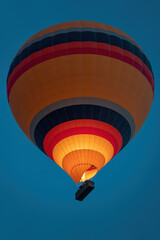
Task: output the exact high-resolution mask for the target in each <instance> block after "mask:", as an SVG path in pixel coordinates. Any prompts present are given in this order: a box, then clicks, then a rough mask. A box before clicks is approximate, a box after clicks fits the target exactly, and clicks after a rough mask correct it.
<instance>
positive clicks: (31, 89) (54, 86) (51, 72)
mask: <svg viewBox="0 0 160 240" xmlns="http://www.w3.org/2000/svg"><path fill="white" fill-rule="evenodd" d="M122 64H123V71H122V74H121V76H118V75H117V73H116V72H117V71H116V70H118V69H119V60H116V59H110V58H109V57H103V56H96V60H95V58H94V59H93V57H92V56H91V55H87V54H86V55H83V56H82V55H70V56H65V57H61V58H57V59H52V60H48V61H46V62H43V63H41V64H38V65H37V66H34V67H33V68H32V69H29V70H28V71H27V72H25V73H24V74H23V76H21V77H20V78H19V79H18V80H17V81H16V83H15V84H14V86H13V88H12V91H11V93H10V97H9V99H10V106H11V109H12V112H13V114H14V115H15V116H16V120H17V122H18V124H19V125H20V126H21V128H22V129H23V131H24V132H25V133H26V135H27V136H28V137H29V138H30V134H29V129H30V124H31V121H32V119H33V118H34V116H35V115H36V114H37V113H38V112H39V111H41V110H42V109H43V108H45V107H46V106H48V105H49V104H51V103H53V102H58V101H60V100H62V99H67V98H71V97H72V98H74V97H82V96H83V97H97V98H103V99H106V100H109V101H112V102H115V103H117V104H119V105H121V106H122V107H123V108H125V109H126V110H127V111H128V112H129V113H130V114H131V115H132V117H133V119H134V121H135V127H136V130H135V132H137V131H138V130H139V128H140V127H141V125H142V124H143V122H144V120H145V118H146V117H147V115H148V112H149V109H150V107H151V104H152V100H153V93H152V90H151V87H150V85H149V83H148V82H147V81H146V78H145V77H144V75H142V74H141V73H140V72H139V71H138V70H135V71H134V78H133V77H132V79H130V78H131V72H132V71H133V67H131V66H130V65H128V64H126V63H122ZM95 67H96V69H95ZM62 69H63V70H62ZM113 70H114V71H113ZM116 81H118V82H119V84H118V85H117V84H115V83H116ZM129 81H130V82H129ZM96 82H98V83H99V84H98V85H96V84H95V83H96ZM137 82H138V83H137ZM127 83H129V84H127ZM24 84H25V85H26V87H25V89H24ZM137 85H138V86H139V89H138V91H137V89H136V86H137ZM62 86H64V88H62ZM144 88H145V89H146V91H145V92H144V98H145V108H144V103H143V101H142V99H141V94H142V93H143V90H144ZM29 95H32V96H34V98H33V99H32V102H31V99H30V98H29ZM131 96H132V97H131ZM135 106H136V107H135Z"/></svg>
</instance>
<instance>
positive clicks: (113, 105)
mask: <svg viewBox="0 0 160 240" xmlns="http://www.w3.org/2000/svg"><path fill="white" fill-rule="evenodd" d="M7 94H8V101H9V105H10V108H11V110H12V113H13V115H14V117H15V119H16V121H17V123H18V124H19V126H20V127H21V129H22V130H23V132H24V133H25V134H26V135H27V136H28V138H29V139H30V140H31V141H32V142H33V143H34V144H35V145H36V146H37V147H38V148H39V149H40V150H42V151H43V152H44V153H45V154H46V155H48V156H49V157H50V158H51V159H52V160H53V161H55V162H56V163H57V164H58V165H59V166H60V167H61V168H62V169H64V170H65V171H66V172H67V173H68V174H69V175H70V176H71V177H72V179H73V180H74V181H75V182H76V183H77V182H79V181H85V180H87V179H90V178H92V177H93V176H94V175H95V174H96V173H97V172H98V171H99V170H100V169H101V168H102V167H103V166H105V164H106V163H107V162H108V161H110V160H111V159H112V158H113V157H114V156H115V155H116V154H117V153H118V152H119V151H120V150H121V149H122V148H124V147H125V146H126V145H127V143H128V142H129V141H130V140H131V139H132V138H133V137H134V136H135V134H136V133H137V131H138V130H139V129H140V127H141V126H142V125H143V123H144V121H145V119H146V118H147V115H148V113H149V110H150V108H151V105H152V101H153V95H154V79H153V73H152V68H151V65H150V62H149V60H148V59H147V57H146V55H145V54H144V52H143V51H142V49H141V47H140V46H139V45H138V44H137V43H136V42H135V41H134V40H133V39H132V38H131V37H130V36H128V35H127V34H125V33H124V32H122V31H120V30H118V29H116V28H114V27H111V26H109V25H106V24H102V23H98V22H91V21H73V22H67V23H61V24H57V25H54V26H51V27H49V28H47V29H44V30H42V31H40V32H39V33H37V34H36V35H34V36H33V37H31V38H30V39H29V40H28V41H27V42H26V43H25V44H24V45H23V46H22V47H21V48H20V50H19V51H18V52H17V54H16V56H15V58H14V59H13V61H12V64H11V67H10V70H9V74H8V81H7Z"/></svg>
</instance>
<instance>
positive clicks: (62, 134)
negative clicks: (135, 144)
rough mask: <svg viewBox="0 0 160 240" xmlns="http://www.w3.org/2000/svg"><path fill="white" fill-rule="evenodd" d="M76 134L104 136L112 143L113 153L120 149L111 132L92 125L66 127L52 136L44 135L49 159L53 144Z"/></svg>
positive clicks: (45, 148)
mask: <svg viewBox="0 0 160 240" xmlns="http://www.w3.org/2000/svg"><path fill="white" fill-rule="evenodd" d="M78 134H91V135H96V136H100V137H103V138H105V139H106V140H108V141H109V142H110V143H111V144H112V145H113V148H114V155H116V154H117V153H118V152H119V150H120V148H119V144H118V143H117V140H116V138H115V137H114V136H113V135H112V134H111V133H109V132H107V131H104V130H102V129H98V128H94V127H77V128H70V129H66V130H64V131H63V132H60V133H58V134H57V135H56V136H54V137H53V138H50V137H47V135H46V137H45V139H44V142H43V147H44V151H45V152H46V154H47V155H48V156H49V157H50V158H51V159H53V156H52V152H53V149H54V147H55V145H56V144H57V143H58V142H60V141H61V140H62V139H64V138H67V137H69V136H73V135H78ZM119 141H121V139H119ZM121 146H122V143H121ZM114 155H113V156H114Z"/></svg>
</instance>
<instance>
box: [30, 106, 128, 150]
mask: <svg viewBox="0 0 160 240" xmlns="http://www.w3.org/2000/svg"><path fill="white" fill-rule="evenodd" d="M76 119H94V120H99V121H102V122H105V123H108V124H110V125H112V126H113V127H115V128H116V129H117V130H118V131H119V132H120V133H121V135H122V138H123V145H122V148H123V147H124V146H125V145H126V144H127V143H128V141H129V139H130V136H131V128H130V125H129V123H128V121H127V120H126V119H125V118H124V117H123V116H122V115H120V114H119V113H118V112H116V111H114V110H112V109H109V108H105V107H101V106H96V105H87V104H86V105H73V106H68V107H63V108H60V109H58V110H55V111H53V112H51V113H49V114H47V115H46V116H45V117H44V118H42V119H41V120H40V122H39V123H38V124H37V126H36V128H35V131H34V139H35V142H36V144H37V146H38V147H39V148H40V149H41V150H42V151H43V152H44V149H43V140H44V138H45V136H46V134H47V133H48V132H49V131H50V130H51V129H52V128H53V127H55V126H57V125H59V124H61V123H63V122H67V121H70V120H76Z"/></svg>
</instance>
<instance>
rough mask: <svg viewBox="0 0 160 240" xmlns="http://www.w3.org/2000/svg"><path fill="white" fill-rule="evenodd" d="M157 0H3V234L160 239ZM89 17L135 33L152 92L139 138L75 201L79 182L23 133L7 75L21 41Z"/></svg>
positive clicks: (8, 239)
mask: <svg viewBox="0 0 160 240" xmlns="http://www.w3.org/2000/svg"><path fill="white" fill-rule="evenodd" d="M159 9H160V2H159V1H158V0H157V1H156V0H152V1H147V0H146V1H144V0H142V1H141V0H140V1H138V0H135V1H128V0H122V1H108V0H104V1H102V0H98V1H94V0H92V1H91V0H89V1H87V0H81V1H76V0H75V1H71V0H66V1H65V0H61V1H54V0H52V1H51V0H45V1H41V0H32V1H31V0H28V1H20V0H14V1H13V0H8V1H6V0H1V1H0V29H1V30H0V31H1V35H0V48H1V49H0V53H1V54H0V116H1V118H0V123H1V124H0V125H1V136H0V150H1V151H0V239H1V240H28V239H30V240H32V239H34V240H35V239H38V240H44V239H47V240H50V239H56V240H61V239H63V240H72V239H76V240H80V239H84V238H85V239H88V240H95V239H108V240H135V239H136V240H143V239H144V240H151V239H152V240H159V239H160V186H159V185H160V174H159V172H160V147H159V142H160V141H159V134H160V80H159V79H160V64H159V54H160V50H159V49H160V48H159V41H160V14H159ZM71 20H93V21H99V22H102V23H106V24H109V25H111V26H114V27H117V28H119V29H121V30H122V31H124V32H126V33H128V34H129V35H130V36H132V37H133V38H134V39H135V40H136V41H137V42H138V43H139V45H141V47H142V48H143V50H144V52H145V53H146V55H147V56H148V58H149V60H150V62H151V65H152V68H153V72H154V75H155V97H154V102H153V105H152V108H151V111H150V113H149V116H148V118H147V120H146V122H145V123H144V125H143V127H142V128H141V129H140V131H139V132H138V134H137V135H136V137H135V138H134V139H133V140H132V141H131V142H130V143H129V144H128V145H127V146H126V148H125V149H123V150H122V151H121V152H120V153H119V154H118V155H117V156H116V157H115V158H114V159H113V160H111V161H110V162H109V163H108V164H107V165H106V166H105V167H104V168H103V169H102V170H101V171H100V173H99V174H97V175H96V177H95V178H94V180H95V183H96V188H95V190H94V191H93V192H92V193H91V194H90V195H89V196H88V197H87V198H86V199H85V200H84V201H83V202H78V201H75V200H74V194H75V191H76V189H77V186H76V185H75V184H74V182H73V181H72V179H71V178H70V177H69V176H68V175H67V174H66V173H65V172H63V171H62V170H61V169H60V168H59V167H58V166H56V164H54V163H53V162H52V161H51V160H50V159H49V158H47V157H46V156H45V155H44V154H43V153H41V152H40V151H39V150H38V149H37V148H36V147H35V146H34V145H33V144H32V143H31V142H30V141H29V140H28V139H27V137H26V136H25V135H24V134H23V132H22V131H21V129H20V128H19V127H18V125H17V123H16V122H15V120H14V118H13V116H12V113H11V111H10V108H9V105H8V102H7V96H6V78H7V73H8V69H9V66H10V63H11V61H12V59H13V57H14V55H15V54H16V52H17V50H18V49H19V48H20V47H21V45H22V44H23V43H24V42H25V41H26V40H27V39H28V38H29V37H31V36H32V35H33V34H35V33H37V32H38V31H40V30H41V29H43V28H46V27H48V26H51V25H54V24H57V23H60V22H64V21H71Z"/></svg>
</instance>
